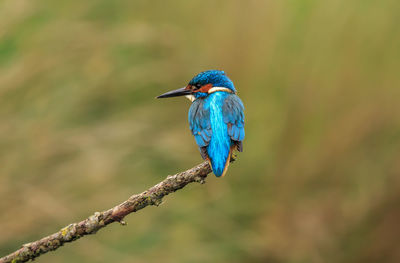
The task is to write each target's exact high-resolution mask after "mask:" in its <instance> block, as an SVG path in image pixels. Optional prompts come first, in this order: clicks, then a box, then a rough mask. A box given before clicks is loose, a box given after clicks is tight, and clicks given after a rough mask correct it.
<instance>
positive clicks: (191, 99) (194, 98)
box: [185, 95, 196, 102]
mask: <svg viewBox="0 0 400 263" xmlns="http://www.w3.org/2000/svg"><path fill="white" fill-rule="evenodd" d="M185 97H186V98H187V99H188V100H190V101H191V102H193V101H195V100H196V97H195V96H193V95H186V96H185Z"/></svg>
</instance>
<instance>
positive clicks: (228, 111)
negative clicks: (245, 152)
mask: <svg viewBox="0 0 400 263" xmlns="http://www.w3.org/2000/svg"><path fill="white" fill-rule="evenodd" d="M222 113H223V115H224V122H225V123H226V124H227V125H228V134H229V136H230V137H231V139H232V140H233V141H236V142H237V146H238V150H239V151H242V147H243V146H242V143H241V142H242V141H243V139H244V106H243V103H242V101H241V100H240V98H239V97H238V96H236V95H235V94H231V95H229V96H227V97H226V99H225V101H224V105H223V106H222Z"/></svg>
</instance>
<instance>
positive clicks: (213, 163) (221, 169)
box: [208, 145, 235, 177]
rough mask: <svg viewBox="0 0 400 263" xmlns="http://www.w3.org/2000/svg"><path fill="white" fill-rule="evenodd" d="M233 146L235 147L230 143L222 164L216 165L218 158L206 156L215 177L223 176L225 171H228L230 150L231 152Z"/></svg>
mask: <svg viewBox="0 0 400 263" xmlns="http://www.w3.org/2000/svg"><path fill="white" fill-rule="evenodd" d="M234 148H235V146H234V145H232V146H231V147H230V150H229V153H228V156H227V157H226V159H225V160H224V166H222V165H221V166H220V165H218V163H219V162H218V160H215V159H214V158H212V157H209V158H208V162H209V163H210V166H211V168H212V170H213V172H214V174H215V176H217V177H224V176H225V174H226V172H227V171H228V167H229V163H230V160H231V156H232V152H233V150H234Z"/></svg>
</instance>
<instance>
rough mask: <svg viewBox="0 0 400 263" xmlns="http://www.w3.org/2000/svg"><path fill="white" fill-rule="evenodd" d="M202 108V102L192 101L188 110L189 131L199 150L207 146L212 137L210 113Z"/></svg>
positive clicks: (198, 100)
mask: <svg viewBox="0 0 400 263" xmlns="http://www.w3.org/2000/svg"><path fill="white" fill-rule="evenodd" d="M203 106H204V100H200V99H197V100H195V101H193V103H192V105H191V106H190V109H189V125H190V130H191V131H192V134H193V136H194V138H195V140H196V143H197V145H198V146H199V147H200V148H202V147H206V146H207V145H208V143H209V142H210V140H211V135H212V129H211V123H210V111H209V109H205V108H204V107H203ZM203 158H204V157H203Z"/></svg>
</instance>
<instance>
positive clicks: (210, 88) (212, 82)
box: [157, 70, 236, 101]
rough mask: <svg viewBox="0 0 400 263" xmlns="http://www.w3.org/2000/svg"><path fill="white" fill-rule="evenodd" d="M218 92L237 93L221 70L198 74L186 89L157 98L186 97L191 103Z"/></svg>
mask: <svg viewBox="0 0 400 263" xmlns="http://www.w3.org/2000/svg"><path fill="white" fill-rule="evenodd" d="M216 91H222V92H229V93H236V90H235V87H234V86H233V82H232V81H231V80H230V79H229V78H228V77H227V76H226V75H225V72H223V71H221V70H208V71H204V72H201V73H199V74H197V75H196V76H195V77H194V78H192V80H191V81H189V84H188V85H187V86H186V87H183V88H180V89H177V90H173V91H170V92H167V93H164V94H162V95H160V96H158V97H157V98H170V97H177V96H186V97H187V98H188V99H190V100H191V101H194V100H195V99H198V98H204V97H207V96H208V95H210V94H211V93H214V92H216Z"/></svg>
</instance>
